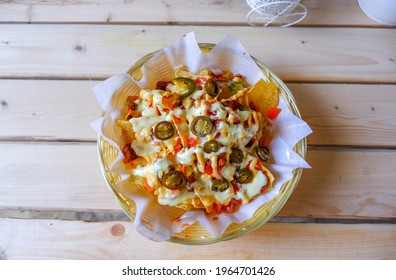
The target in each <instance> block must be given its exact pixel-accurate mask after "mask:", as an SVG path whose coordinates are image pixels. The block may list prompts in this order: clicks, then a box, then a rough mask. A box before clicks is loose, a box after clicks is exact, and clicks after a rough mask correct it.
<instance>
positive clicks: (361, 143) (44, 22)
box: [0, 0, 396, 259]
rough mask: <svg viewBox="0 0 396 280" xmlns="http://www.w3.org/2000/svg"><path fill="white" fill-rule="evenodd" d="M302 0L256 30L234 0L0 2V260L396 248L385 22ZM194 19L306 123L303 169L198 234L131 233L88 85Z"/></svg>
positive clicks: (308, 254)
mask: <svg viewBox="0 0 396 280" xmlns="http://www.w3.org/2000/svg"><path fill="white" fill-rule="evenodd" d="M25 2H26V3H25ZM303 3H304V4H305V5H306V6H307V8H308V16H307V18H306V19H305V20H304V21H302V22H301V23H300V24H298V25H297V26H293V27H290V28H279V27H270V28H261V27H251V26H249V25H248V24H247V23H246V21H245V16H246V14H247V13H248V11H249V7H248V6H247V4H246V3H245V1H237V0H229V1H211V0H207V1H205V0H202V1H182V0H166V1H159V0H152V1H147V0H135V1H121V0H118V1H116V0H113V1H111V0H107V1H99V0H87V1H50V2H46V1H34V0H33V1H0V259H395V258H396V150H395V149H396V29H395V27H389V26H383V25H380V24H377V23H375V22H373V21H372V20H370V19H369V18H368V17H366V15H365V14H364V13H363V12H362V11H361V10H360V8H359V6H358V4H357V2H356V1H355V0H347V1H344V0H337V1H319V0H317V1H315V0H306V1H303ZM190 31H194V32H195V34H196V37H197V40H198V41H199V42H208V43H216V42H218V41H219V40H220V39H221V38H222V37H223V36H224V35H225V34H226V33H228V32H231V33H232V34H233V35H234V36H235V37H237V38H238V39H239V40H240V41H241V42H242V44H243V45H244V46H245V47H246V49H247V50H248V51H249V52H250V54H251V55H253V56H255V57H256V58H258V59H259V60H261V61H263V62H264V63H266V64H267V65H269V66H270V67H271V69H273V70H274V71H275V72H276V73H277V74H278V75H279V76H280V77H281V78H282V79H283V80H284V81H285V82H286V83H287V85H288V86H289V88H290V89H291V91H292V92H293V94H294V96H295V98H296V100H297V103H298V105H299V108H300V111H301V113H302V116H303V119H304V120H305V121H306V122H308V124H309V125H310V126H311V127H312V129H313V131H314V133H313V134H312V135H310V136H309V137H308V144H309V149H308V158H307V160H308V162H309V163H310V164H311V166H312V169H310V170H304V172H303V176H302V179H301V181H300V183H299V185H298V187H297V189H296V190H295V192H294V193H293V195H292V196H291V198H290V199H289V201H288V202H287V203H286V205H285V206H284V208H283V209H282V210H281V211H280V212H279V213H278V215H277V216H276V218H275V219H274V220H273V221H272V222H270V223H268V224H266V225H264V226H262V227H261V228H259V229H257V230H256V231H254V232H252V233H250V234H248V235H246V236H244V237H242V238H239V239H235V240H231V241H227V242H225V243H220V244H214V245H207V246H185V245H178V244H173V243H169V242H163V243H155V242H152V241H149V240H146V239H145V238H143V237H142V236H140V235H139V234H138V233H137V232H136V231H135V230H134V228H133V226H132V223H131V222H130V221H128V219H126V216H125V215H124V214H123V213H122V211H121V208H120V206H119V205H118V203H117V202H116V201H115V199H114V198H113V196H112V194H111V192H110V191H109V189H108V188H107V186H106V183H105V180H104V178H103V176H102V174H101V171H100V168H99V163H98V155H97V148H96V139H97V135H96V133H95V132H94V131H93V130H92V129H91V127H90V126H89V123H90V122H91V121H93V120H94V119H96V118H97V117H98V116H99V115H100V113H101V110H100V108H99V105H98V104H97V102H96V100H95V99H94V96H93V94H92V92H91V87H92V86H93V85H95V84H97V83H98V82H99V81H101V80H103V79H105V78H107V77H109V76H111V75H114V74H118V73H123V72H125V71H126V70H127V69H128V68H129V66H131V65H132V64H133V63H134V62H135V61H136V60H137V59H139V58H140V57H142V56H143V55H145V54H146V53H148V52H151V51H155V50H158V49H160V48H162V47H164V46H167V45H169V44H170V43H171V42H173V41H174V40H176V39H178V38H179V37H180V36H182V35H183V34H185V33H188V32H190Z"/></svg>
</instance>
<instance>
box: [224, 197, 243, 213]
mask: <svg viewBox="0 0 396 280" xmlns="http://www.w3.org/2000/svg"><path fill="white" fill-rule="evenodd" d="M241 204H242V200H241V199H238V200H236V199H234V198H233V199H231V201H230V203H229V204H228V205H227V206H223V211H224V212H226V213H233V212H235V211H236V210H237V208H238V206H239V205H241Z"/></svg>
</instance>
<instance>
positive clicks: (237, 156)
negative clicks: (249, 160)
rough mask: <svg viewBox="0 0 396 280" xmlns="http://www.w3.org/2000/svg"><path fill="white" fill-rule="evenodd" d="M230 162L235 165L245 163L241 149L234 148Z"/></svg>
mask: <svg viewBox="0 0 396 280" xmlns="http://www.w3.org/2000/svg"><path fill="white" fill-rule="evenodd" d="M230 161H231V162H233V163H241V162H242V161H243V152H242V150H241V149H239V148H233V149H232V151H231V155H230Z"/></svg>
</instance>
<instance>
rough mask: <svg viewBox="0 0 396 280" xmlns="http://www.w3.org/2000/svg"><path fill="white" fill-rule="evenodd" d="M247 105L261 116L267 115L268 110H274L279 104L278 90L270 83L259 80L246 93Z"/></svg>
mask: <svg viewBox="0 0 396 280" xmlns="http://www.w3.org/2000/svg"><path fill="white" fill-rule="evenodd" d="M247 96H248V98H249V105H250V106H251V107H254V109H255V110H256V111H258V112H260V113H261V114H262V115H263V116H267V115H268V109H269V108H275V107H277V106H278V103H279V89H278V87H277V86H276V85H275V84H274V83H272V82H266V81H264V80H263V79H260V80H259V81H258V82H257V83H256V84H255V85H254V86H253V87H252V88H251V89H250V90H249V91H248V92H247Z"/></svg>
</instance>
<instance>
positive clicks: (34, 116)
mask: <svg viewBox="0 0 396 280" xmlns="http://www.w3.org/2000/svg"><path fill="white" fill-rule="evenodd" d="M97 83H99V82H96V81H59V80H57V81H53V80H0V101H2V102H3V105H2V107H1V110H0V119H1V121H0V140H51V141H96V139H97V134H96V132H95V131H94V130H93V129H92V128H91V127H90V125H89V123H90V122H92V121H94V120H95V119H97V118H99V117H100V115H101V108H100V106H99V104H98V102H97V101H96V99H95V97H94V95H93V93H92V90H91V88H92V87H93V86H94V85H95V84H97Z"/></svg>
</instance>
